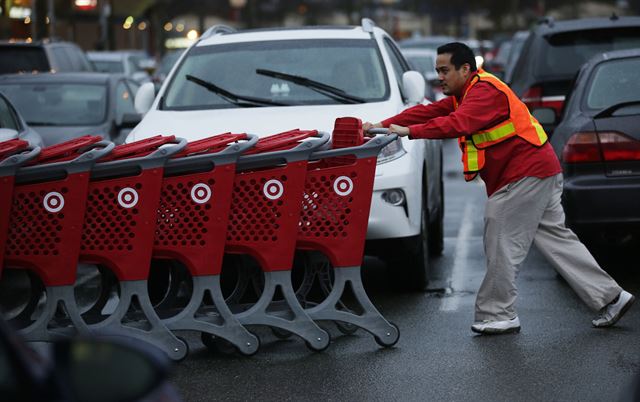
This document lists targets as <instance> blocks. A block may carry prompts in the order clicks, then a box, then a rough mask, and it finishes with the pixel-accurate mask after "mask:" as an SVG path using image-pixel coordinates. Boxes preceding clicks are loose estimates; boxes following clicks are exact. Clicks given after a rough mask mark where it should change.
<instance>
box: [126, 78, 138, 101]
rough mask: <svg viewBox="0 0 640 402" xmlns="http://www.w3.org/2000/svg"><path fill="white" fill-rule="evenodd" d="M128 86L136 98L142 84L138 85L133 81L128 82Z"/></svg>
mask: <svg viewBox="0 0 640 402" xmlns="http://www.w3.org/2000/svg"><path fill="white" fill-rule="evenodd" d="M127 85H128V86H129V89H130V90H131V94H132V95H133V96H134V98H135V96H136V94H137V93H138V89H140V84H138V83H137V82H136V81H133V80H127Z"/></svg>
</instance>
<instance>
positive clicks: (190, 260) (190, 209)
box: [153, 133, 260, 355]
mask: <svg viewBox="0 0 640 402" xmlns="http://www.w3.org/2000/svg"><path fill="white" fill-rule="evenodd" d="M257 141H258V137H257V136H255V135H247V134H231V133H226V134H221V135H217V136H213V137H209V138H205V139H203V140H200V141H195V142H191V143H189V144H188V145H187V147H186V148H185V149H184V150H183V151H182V152H180V153H179V154H177V155H176V157H174V158H172V159H171V160H170V161H168V162H167V164H166V165H165V170H164V179H163V182H162V192H161V196H160V207H159V208H158V211H157V217H156V231H155V243H154V247H153V256H154V257H155V258H164V259H172V260H178V261H180V262H181V263H183V264H184V265H185V266H186V267H187V269H188V270H189V272H190V274H191V278H192V282H193V290H192V292H191V297H190V300H189V303H188V304H187V306H186V307H185V308H184V309H182V310H181V311H179V312H178V313H177V314H175V315H173V316H171V317H169V318H165V319H163V322H164V323H165V325H166V326H167V327H168V328H169V329H171V330H192V331H199V332H201V333H202V339H203V342H204V343H205V345H214V344H215V343H210V342H213V339H214V338H213V337H214V336H215V337H219V338H222V339H224V340H226V341H227V342H230V343H231V344H232V345H234V346H235V348H236V349H237V350H238V351H239V352H240V353H242V354H244V355H252V354H254V353H256V352H257V351H258V347H259V345H260V343H259V339H258V338H257V337H256V336H255V335H253V334H252V333H250V332H249V331H247V330H246V329H245V328H244V327H243V326H242V325H241V324H240V323H239V322H238V320H237V319H236V318H235V317H234V315H233V313H232V312H231V310H229V307H228V306H227V304H226V303H225V300H224V297H223V296H222V290H221V288H220V273H221V269H222V257H223V255H224V248H225V238H226V233H227V225H228V219H229V210H230V207H231V194H232V190H233V180H234V178H235V174H236V162H237V159H238V157H239V156H240V154H241V153H243V152H244V151H246V150H248V149H251V147H253V146H254V145H255V144H256V142H257ZM207 295H208V296H209V297H210V299H211V300H212V301H213V306H209V305H207V306H206V309H205V299H206V297H207ZM211 307H213V309H211ZM163 315H164V314H163Z"/></svg>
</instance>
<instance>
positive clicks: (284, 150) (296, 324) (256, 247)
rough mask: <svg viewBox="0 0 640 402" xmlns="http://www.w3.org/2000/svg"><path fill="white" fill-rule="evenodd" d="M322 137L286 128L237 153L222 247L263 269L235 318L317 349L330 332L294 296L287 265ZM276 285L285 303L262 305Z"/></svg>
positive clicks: (324, 136) (323, 345) (268, 301)
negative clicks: (280, 308) (251, 297)
mask: <svg viewBox="0 0 640 402" xmlns="http://www.w3.org/2000/svg"><path fill="white" fill-rule="evenodd" d="M305 138H306V140H305V141H302V142H300V141H301V140H302V139H305ZM328 139H329V135H328V134H325V133H322V134H320V133H318V132H317V131H301V130H292V131H289V132H286V133H281V134H278V135H274V136H270V137H264V138H262V139H260V141H259V142H258V144H257V145H256V147H254V148H253V149H252V150H251V151H250V152H256V153H255V154H253V155H247V156H242V157H241V158H240V159H239V161H238V173H237V175H236V177H235V183H234V187H233V199H232V204H231V214H230V218H229V227H228V229H227V239H226V247H225V251H226V252H228V253H235V254H248V255H250V256H252V257H253V258H255V260H256V261H257V262H258V264H259V265H260V268H261V269H262V271H263V272H264V278H265V280H264V288H263V289H262V292H261V293H260V297H259V298H258V301H257V302H256V303H255V304H254V305H253V306H251V307H250V308H249V309H248V310H246V311H243V312H240V313H238V314H236V317H237V318H238V320H239V321H240V323H241V324H243V325H266V326H269V327H272V328H276V329H280V330H284V331H288V332H291V333H294V334H296V335H298V336H300V337H301V338H302V339H304V340H305V343H306V345H307V346H308V347H309V348H311V349H312V350H317V351H319V350H324V349H325V348H327V347H328V346H329V342H330V337H329V334H328V333H327V332H326V331H324V330H322V329H321V328H320V327H318V326H317V325H316V324H315V323H314V322H313V321H312V320H311V319H310V318H309V316H308V315H307V314H306V313H305V312H304V309H303V308H302V306H301V305H300V303H299V302H298V300H297V299H296V296H295V293H294V291H293V288H292V284H291V268H292V264H293V256H294V252H295V242H296V233H297V227H298V219H299V216H300V209H301V206H302V193H303V189H304V181H305V176H306V170H307V163H308V159H309V155H310V154H311V152H313V151H314V150H317V149H318V148H319V147H321V146H323V145H324V144H325V143H326V142H327V141H328ZM256 150H257V151H256ZM261 152H264V153H261ZM277 289H280V291H281V292H282V295H283V297H284V302H285V303H286V305H287V311H286V312H284V313H283V314H279V313H278V312H272V311H268V308H269V306H270V305H271V303H272V301H273V298H274V295H275V293H276V290H277Z"/></svg>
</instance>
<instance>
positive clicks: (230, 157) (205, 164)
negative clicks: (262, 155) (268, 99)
mask: <svg viewBox="0 0 640 402" xmlns="http://www.w3.org/2000/svg"><path fill="white" fill-rule="evenodd" d="M243 140H245V141H244V142H240V143H234V144H229V145H227V147H226V148H224V149H223V150H222V151H218V152H212V153H196V154H192V155H185V156H179V157H176V158H171V159H169V160H168V161H167V163H166V164H165V174H171V175H173V174H182V173H186V172H189V171H193V170H198V169H200V168H203V169H205V170H210V169H212V168H213V167H214V166H221V165H227V164H230V163H236V162H237V161H238V157H239V156H240V154H242V153H243V152H244V151H246V150H247V149H250V148H251V147H253V146H254V145H255V144H256V143H257V142H258V136H257V135H255V134H245V135H244V139H243Z"/></svg>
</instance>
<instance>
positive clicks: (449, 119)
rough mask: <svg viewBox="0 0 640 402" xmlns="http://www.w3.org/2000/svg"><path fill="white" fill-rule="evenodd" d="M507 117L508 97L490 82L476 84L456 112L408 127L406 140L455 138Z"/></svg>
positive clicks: (492, 124) (494, 123) (487, 126)
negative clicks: (407, 138)
mask: <svg viewBox="0 0 640 402" xmlns="http://www.w3.org/2000/svg"><path fill="white" fill-rule="evenodd" d="M508 118H509V102H508V101H507V96H506V95H505V94H503V93H502V92H500V91H498V90H497V89H496V88H495V87H494V86H492V85H491V84H489V83H485V82H479V83H477V84H476V85H474V87H473V88H472V89H471V90H470V91H469V93H468V94H467V96H466V98H465V99H464V101H463V102H462V104H460V106H459V107H458V109H457V110H455V111H454V112H453V113H450V114H448V115H446V116H440V117H435V118H433V119H431V120H429V121H427V122H424V123H422V124H413V125H409V126H408V131H409V138H411V139H415V138H431V139H438V138H457V137H462V136H465V135H470V134H473V133H476V132H478V131H480V130H483V129H486V128H489V127H491V126H494V125H496V124H498V123H500V122H502V121H504V120H506V119H508Z"/></svg>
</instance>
